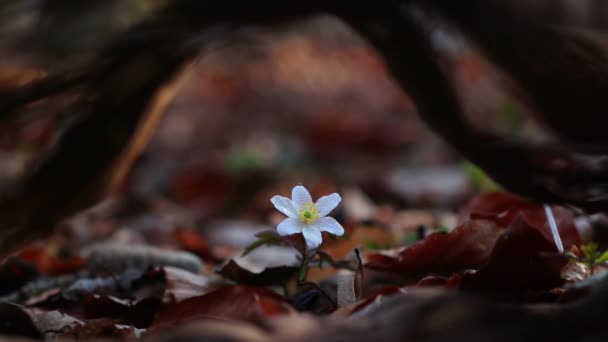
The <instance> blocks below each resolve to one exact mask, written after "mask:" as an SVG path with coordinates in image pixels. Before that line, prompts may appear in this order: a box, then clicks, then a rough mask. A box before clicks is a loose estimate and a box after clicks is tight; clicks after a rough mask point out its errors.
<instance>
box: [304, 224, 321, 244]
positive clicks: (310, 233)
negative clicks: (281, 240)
mask: <svg viewBox="0 0 608 342" xmlns="http://www.w3.org/2000/svg"><path fill="white" fill-rule="evenodd" d="M302 234H303V235H304V240H306V246H308V249H315V248H317V247H319V245H320V244H321V242H322V241H323V237H322V236H321V231H320V230H318V229H317V227H315V226H312V225H306V226H304V227H303V229H302Z"/></svg>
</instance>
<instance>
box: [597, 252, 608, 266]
mask: <svg viewBox="0 0 608 342" xmlns="http://www.w3.org/2000/svg"><path fill="white" fill-rule="evenodd" d="M606 261H608V251H605V252H604V253H602V254H601V255H600V256H599V257H598V258H597V259H595V263H596V264H603V263H605V262H606Z"/></svg>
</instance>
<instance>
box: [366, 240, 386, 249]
mask: <svg viewBox="0 0 608 342" xmlns="http://www.w3.org/2000/svg"><path fill="white" fill-rule="evenodd" d="M365 249H367V250H370V251H379V250H380V249H382V248H381V247H380V245H379V244H378V243H377V242H376V241H372V240H367V241H365Z"/></svg>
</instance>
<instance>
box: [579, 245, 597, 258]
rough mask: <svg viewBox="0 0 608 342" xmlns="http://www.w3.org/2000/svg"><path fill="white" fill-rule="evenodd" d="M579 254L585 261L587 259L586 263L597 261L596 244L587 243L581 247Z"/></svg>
mask: <svg viewBox="0 0 608 342" xmlns="http://www.w3.org/2000/svg"><path fill="white" fill-rule="evenodd" d="M581 252H583V255H584V256H585V259H587V260H588V261H590V262H593V261H595V259H597V257H598V252H597V243H595V242H589V243H586V244H584V245H582V246H581Z"/></svg>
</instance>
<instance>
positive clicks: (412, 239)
mask: <svg viewBox="0 0 608 342" xmlns="http://www.w3.org/2000/svg"><path fill="white" fill-rule="evenodd" d="M416 242H418V234H417V233H409V234H407V235H405V236H404V237H403V241H402V245H404V246H410V245H413V244H415V243H416Z"/></svg>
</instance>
